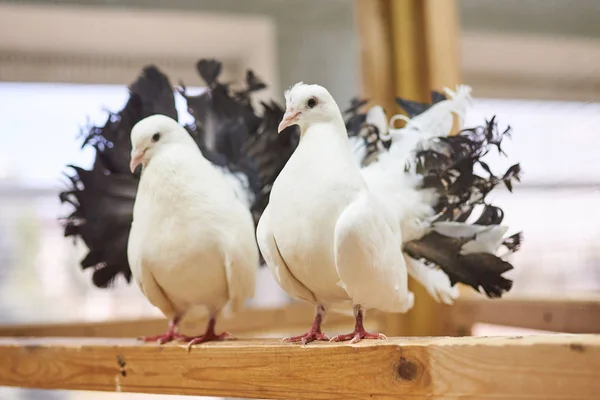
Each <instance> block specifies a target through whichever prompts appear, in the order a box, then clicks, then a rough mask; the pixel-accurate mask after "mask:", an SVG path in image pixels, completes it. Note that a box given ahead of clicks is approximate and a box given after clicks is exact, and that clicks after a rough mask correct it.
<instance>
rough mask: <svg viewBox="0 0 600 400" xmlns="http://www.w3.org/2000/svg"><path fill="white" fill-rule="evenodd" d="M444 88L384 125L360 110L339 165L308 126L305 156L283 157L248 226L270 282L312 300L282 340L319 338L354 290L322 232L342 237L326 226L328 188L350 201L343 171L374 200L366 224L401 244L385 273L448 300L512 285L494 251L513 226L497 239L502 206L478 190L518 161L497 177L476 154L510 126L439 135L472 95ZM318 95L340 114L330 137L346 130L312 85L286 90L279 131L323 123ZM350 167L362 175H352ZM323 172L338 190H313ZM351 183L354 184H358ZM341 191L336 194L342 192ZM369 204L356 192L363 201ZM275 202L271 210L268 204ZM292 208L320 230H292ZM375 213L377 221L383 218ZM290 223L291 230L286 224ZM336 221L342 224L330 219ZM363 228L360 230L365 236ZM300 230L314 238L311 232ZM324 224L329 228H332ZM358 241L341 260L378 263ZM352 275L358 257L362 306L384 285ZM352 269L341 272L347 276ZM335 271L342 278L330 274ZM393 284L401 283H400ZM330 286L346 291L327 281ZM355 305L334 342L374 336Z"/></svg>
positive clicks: (513, 244)
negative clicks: (303, 319)
mask: <svg viewBox="0 0 600 400" xmlns="http://www.w3.org/2000/svg"><path fill="white" fill-rule="evenodd" d="M436 93H437V92H436ZM446 93H447V94H448V96H449V97H448V98H447V97H445V95H444V98H443V99H441V95H439V94H438V95H436V96H433V98H434V104H432V105H426V106H421V107H420V108H421V111H420V113H418V112H415V114H414V115H413V117H412V118H410V117H404V116H402V117H398V116H395V117H393V118H392V120H391V121H390V124H389V126H388V124H387V117H385V113H384V111H383V109H382V108H381V107H379V106H374V107H372V108H371V109H370V110H369V112H368V113H367V115H366V116H363V117H362V121H363V122H361V123H360V124H359V125H360V126H361V128H360V129H361V130H360V131H359V132H358V133H357V132H356V131H355V132H354V135H352V136H351V137H350V138H349V139H345V140H346V141H348V140H350V151H347V153H346V156H349V157H350V158H351V159H353V163H351V162H349V161H348V160H347V159H345V162H346V164H345V166H344V167H343V168H341V167H340V168H337V169H336V168H334V167H332V166H330V165H329V164H328V163H333V161H332V160H335V161H336V162H341V161H338V159H340V157H341V156H340V155H339V153H338V152H336V151H335V150H331V149H330V148H329V147H328V145H329V143H326V139H324V138H325V137H329V136H332V135H331V134H330V135H327V136H326V135H325V134H323V135H321V136H322V137H321V136H318V135H316V134H314V133H311V134H308V136H306V137H310V139H309V140H305V143H308V144H307V145H305V146H304V147H303V145H302V143H303V140H304V136H301V137H302V138H303V139H301V141H300V144H299V146H298V150H299V149H303V153H302V154H303V155H298V156H297V157H296V156H295V154H296V153H294V156H292V157H291V158H290V160H289V161H288V164H289V165H290V167H289V168H288V164H286V166H285V167H284V169H283V170H282V172H281V174H280V176H279V177H278V178H277V180H276V181H275V184H274V186H273V188H272V191H271V197H270V199H269V203H268V206H267V208H266V210H265V211H264V213H263V216H262V218H261V220H260V221H259V224H258V227H257V237H258V240H259V247H260V250H261V252H262V253H263V257H264V258H265V260H266V261H267V264H268V265H269V267H270V268H271V270H272V272H273V275H274V277H275V279H276V280H277V281H278V283H279V284H280V285H281V286H282V288H284V290H286V291H287V292H288V293H289V294H290V295H291V296H292V297H296V298H298V299H301V300H305V301H309V302H311V303H314V304H315V305H316V307H315V310H316V311H315V319H314V321H313V325H312V326H311V328H310V329H309V331H308V332H307V333H306V334H304V335H300V336H295V337H290V338H286V340H287V341H291V342H301V343H302V344H306V343H309V342H310V341H313V340H326V339H327V336H326V335H325V334H323V333H322V331H321V323H322V321H323V319H324V317H325V315H326V313H327V310H328V308H329V309H336V308H337V307H338V304H339V303H340V302H341V303H344V302H347V299H344V296H345V295H348V296H349V297H352V295H353V294H354V293H356V292H355V290H356V289H355V288H352V287H349V286H348V284H347V283H346V282H345V280H344V277H343V276H342V275H341V274H340V272H341V271H344V269H343V267H342V269H341V270H340V267H339V266H338V265H337V264H336V263H337V262H338V259H339V260H344V256H341V255H339V254H337V253H335V251H336V249H339V247H336V245H335V242H334V244H331V240H334V241H335V240H336V239H339V238H341V237H343V236H341V235H340V236H335V235H334V236H333V239H332V236H331V232H330V231H331V229H333V230H334V232H337V231H336V229H337V227H338V220H337V219H338V218H341V217H340V215H342V214H341V213H342V212H341V211H339V208H342V209H343V208H344V206H340V205H339V204H338V203H335V199H337V197H335V196H341V197H343V198H344V199H345V201H346V202H351V201H352V200H353V199H354V198H353V197H352V196H351V195H345V196H344V195H343V194H342V195H340V192H342V193H345V192H343V190H341V189H338V186H339V185H342V186H343V184H342V183H340V182H346V181H347V180H348V179H351V178H349V176H352V177H354V178H352V179H354V180H355V181H353V182H354V186H352V187H353V190H357V189H356V187H357V186H358V187H361V188H362V190H364V188H365V185H366V188H368V192H370V195H369V198H370V199H371V200H372V201H374V202H375V203H376V204H378V209H379V210H380V214H379V217H375V216H373V217H372V219H371V221H372V223H373V224H376V222H374V221H379V223H380V225H379V228H380V229H381V230H382V232H383V231H386V232H387V229H386V226H387V227H390V226H391V227H392V228H391V229H392V230H393V232H394V236H395V238H396V242H395V245H396V247H397V249H398V250H399V253H398V252H396V257H398V258H399V259H401V261H400V262H397V261H396V260H394V262H392V261H390V262H389V264H388V265H387V267H388V268H389V269H388V270H387V272H390V271H394V272H395V273H396V274H397V275H396V276H395V278H397V277H398V276H404V275H406V274H408V275H410V276H412V277H413V278H415V279H416V280H417V281H418V282H419V283H421V284H422V285H423V286H424V287H425V288H426V289H427V291H428V293H429V294H430V295H431V296H432V297H433V298H434V299H435V300H436V301H438V302H443V303H446V304H452V303H453V300H455V299H456V298H457V297H458V296H459V290H458V287H457V286H456V284H457V283H464V284H467V285H470V286H471V287H472V288H473V289H475V290H476V291H478V292H483V293H485V295H487V296H488V297H491V298H497V297H501V296H502V295H503V294H504V293H505V292H507V291H509V290H510V289H511V287H512V281H511V280H510V279H507V278H505V277H504V276H503V274H504V273H505V272H507V271H509V270H510V269H512V268H513V267H512V265H511V264H510V263H508V262H507V261H506V260H505V259H504V257H499V256H498V255H496V253H497V251H498V249H499V248H501V247H504V248H505V249H506V252H505V255H507V254H512V253H513V252H515V251H517V250H518V249H519V248H520V245H521V241H522V233H521V232H519V233H517V234H514V235H512V236H510V237H508V238H505V237H504V234H505V233H506V232H507V230H508V228H507V227H506V226H503V225H500V223H501V221H502V216H503V213H502V212H501V209H500V208H499V207H496V206H493V205H491V204H487V203H486V202H485V201H486V196H487V194H488V193H489V192H490V191H491V190H492V189H493V188H494V187H496V186H497V185H498V184H500V183H504V184H506V186H507V187H508V188H509V189H512V183H511V182H512V181H513V180H517V181H518V180H519V179H520V165H519V164H515V165H513V166H511V167H510V168H509V169H508V170H507V171H506V173H505V174H504V175H503V176H502V177H497V176H495V175H494V174H492V173H491V171H490V169H489V167H488V166H487V164H485V163H484V162H483V161H482V160H481V159H482V158H483V157H484V156H485V155H486V154H488V152H489V150H490V148H492V147H497V148H498V149H499V151H500V149H501V148H500V146H501V142H502V139H503V137H505V136H509V135H510V132H509V129H507V130H506V131H504V132H501V133H499V132H498V130H497V124H496V122H495V118H492V120H490V121H487V122H486V125H485V126H483V127H478V128H474V129H464V130H462V131H460V133H459V135H457V136H448V135H449V134H450V132H451V128H452V123H453V114H456V115H457V116H458V117H459V119H460V120H461V122H462V120H463V119H464V115H465V112H466V108H467V106H468V105H469V104H470V102H471V96H470V93H471V88H470V87H468V86H466V85H459V86H458V87H457V89H456V91H452V90H450V89H447V90H446ZM321 97H323V99H326V100H325V103H326V104H329V103H331V104H332V106H331V108H327V110H329V111H330V114H331V115H329V116H328V118H331V120H334V121H337V122H336V123H334V125H335V126H336V128H335V129H331V130H335V131H336V132H338V135H337V136H336V137H338V139H339V138H343V137H344V132H343V129H342V126H341V123H340V118H339V109H338V108H337V107H336V106H333V105H334V104H335V102H334V100H333V99H332V98H331V96H330V95H329V93H328V92H327V91H326V90H325V89H324V88H322V87H320V86H311V85H304V84H302V83H299V84H297V85H295V86H293V87H292V88H291V89H290V91H289V92H288V93H287V95H286V104H287V110H286V115H285V116H284V118H283V120H282V122H281V124H280V128H285V127H287V126H288V125H290V124H298V125H299V126H300V128H301V130H302V132H303V135H307V134H306V132H310V129H311V128H310V127H311V126H313V125H315V126H317V128H316V129H314V128H313V132H314V131H316V132H319V131H322V130H324V128H322V127H323V126H324V125H325V124H324V123H323V122H322V121H321V120H322V119H324V118H325V116H324V114H323V113H324V111H323V110H322V109H321V110H319V109H318V108H316V113H315V114H313V113H314V112H315V111H314V110H315V107H317V105H316V104H320V102H321V103H322V100H321ZM302 102H304V103H302ZM313 115H314V116H313ZM358 119H359V118H358V117H357V116H356V115H354V116H353V117H352V120H353V121H356V120H358ZM397 119H403V120H405V121H406V122H407V125H406V126H405V127H404V128H400V129H398V128H395V127H394V126H393V125H394V122H395V120H397ZM367 121H370V123H369V122H367ZM347 126H348V124H346V127H347ZM329 133H331V132H329ZM357 136H363V137H370V136H373V138H371V139H369V140H367V141H362V142H361V141H357V140H356V137H357ZM352 139H354V140H352ZM320 141H321V142H320ZM338 141H339V142H340V143H341V142H344V144H343V145H341V144H340V143H338V146H341V147H347V146H346V143H345V141H344V140H343V139H339V140H338ZM307 149H308V150H307ZM298 150H297V151H298ZM310 152H312V153H313V154H312V156H309V154H310ZM365 153H369V154H370V158H371V161H370V162H369V163H368V164H367V165H364V161H365V160H366V157H365V156H364V155H365ZM357 154H359V156H358V157H357ZM341 159H344V157H341ZM317 160H318V161H317ZM477 164H483V165H484V169H485V170H486V171H488V172H489V176H488V177H482V176H479V175H477V174H476V173H475V172H474V167H475V166H476V165H477ZM486 167H487V168H486ZM286 170H287V171H291V172H286ZM304 174H306V175H309V176H310V178H307V179H306V180H303V178H301V177H303V176H304ZM311 174H312V175H311ZM357 174H358V175H359V176H360V178H361V179H359V178H356V175H357ZM322 180H326V182H327V184H322V185H324V186H327V187H329V186H328V185H331V186H332V187H334V188H335V189H334V190H333V191H332V192H330V191H328V190H326V189H325V188H324V187H321V186H316V188H314V187H315V185H316V184H315V182H322ZM338 180H339V181H338ZM356 180H358V181H361V182H362V183H360V184H359V183H356ZM278 182H279V183H278ZM280 182H283V183H280ZM278 185H281V186H280V187H281V188H278ZM343 187H344V190H346V189H347V188H346V187H345V186H343ZM313 188H314V189H313ZM331 193H334V194H335V196H334V195H332V194H331ZM319 196H320V197H319ZM286 199H289V200H287V201H286ZM340 201H341V202H342V203H343V201H342V200H340ZM330 202H333V203H334V204H336V205H337V208H336V207H333V210H332V209H329V208H328V206H327V205H329V204H330ZM366 202H367V200H364V199H363V205H366V204H367V203H366ZM479 205H484V207H483V210H482V212H481V215H480V217H479V218H478V219H477V220H475V221H467V218H468V217H469V216H471V215H475V214H476V213H475V212H474V210H475V208H476V207H477V206H479ZM346 206H347V204H346ZM354 208H356V207H354ZM272 209H273V210H275V211H271V210H272ZM281 210H286V211H281ZM300 215H302V217H303V218H304V219H306V220H308V219H309V218H312V217H313V215H315V219H316V220H318V221H319V223H318V227H319V229H318V230H315V231H311V230H310V227H309V226H307V224H308V222H306V221H304V220H303V221H302V222H296V223H297V224H299V225H298V226H294V225H293V221H295V220H294V218H299V217H298V216H300ZM382 216H383V218H384V219H385V220H384V221H382V220H381V218H382ZM331 220H334V221H335V223H333V222H331ZM325 221H329V222H325ZM384 222H385V223H384ZM290 226H292V227H291V228H289V227H290ZM339 226H340V227H342V226H346V225H344V224H342V223H339ZM284 228H289V229H290V230H291V231H293V232H296V236H298V238H296V236H294V234H288V235H286V234H284V233H283V232H282V231H283V229H284ZM348 229H349V228H348ZM366 231H367V230H366V228H364V229H363V232H366ZM376 231H377V229H373V230H372V231H370V232H371V235H370V236H368V237H363V238H362V241H363V242H364V243H371V244H372V243H373V242H374V241H375V240H376V239H375V238H379V236H378V235H383V234H384V233H382V232H376ZM298 232H300V233H298ZM307 232H311V234H312V235H314V236H315V237H314V238H310V237H309V234H308V233H307ZM325 232H329V235H327V234H326V233H325ZM294 238H296V239H294ZM294 240H297V241H301V243H303V245H302V246H300V249H301V250H299V251H298V250H297V249H294V245H298V243H297V242H295V241H294ZM355 240H356V241H355V243H354V246H351V247H350V248H351V250H349V251H347V254H346V255H345V257H347V258H346V260H347V259H348V258H350V259H351V260H353V261H354V262H357V263H359V260H362V262H363V263H364V264H368V265H373V264H374V263H376V262H377V260H378V258H376V257H372V258H366V257H362V258H361V256H360V255H358V254H355V253H354V252H359V251H360V250H358V249H360V248H361V246H360V243H361V240H359V239H356V238H355ZM280 241H282V242H283V244H282V243H280ZM315 241H316V242H317V243H315ZM290 242H291V243H290ZM305 242H307V243H309V244H311V245H313V246H315V248H317V249H319V250H318V251H317V255H314V256H313V255H311V250H312V247H310V246H309V245H307V244H306V243H305ZM380 243H381V242H380ZM282 246H284V247H285V249H283V248H282ZM323 248H325V250H323ZM332 249H334V250H332ZM286 251H287V252H288V253H287V254H286V253H285V252H286ZM353 251H354V252H353ZM390 251H391V250H390ZM332 252H333V254H334V255H332ZM324 254H325V255H324ZM336 256H338V258H336ZM332 260H333V261H332ZM363 268H364V267H363ZM360 271H361V266H360V265H359V266H355V267H354V274H358V275H359V276H360V277H361V278H362V280H360V284H359V286H362V289H363V290H365V289H366V288H369V290H370V291H369V295H370V296H371V298H370V299H367V300H365V299H363V300H362V302H364V303H365V304H369V300H371V301H373V298H377V297H379V296H382V292H384V291H385V288H386V286H385V285H383V286H378V283H376V282H375V283H374V282H373V281H369V279H368V276H367V277H365V276H362V275H360ZM378 271H379V270H378ZM336 273H337V275H336ZM324 276H325V277H326V278H325V279H324V278H323V277H324ZM346 277H347V275H346ZM352 277H353V275H350V278H348V279H352ZM336 279H339V282H334V281H335V280H336ZM402 281H403V282H405V279H402ZM325 282H327V283H325ZM333 283H336V284H337V286H338V287H340V288H342V289H344V290H345V291H346V293H345V294H344V293H343V292H341V291H340V290H339V288H335V287H334V286H333V285H332V284H333ZM388 283H389V282H388ZM403 285H404V283H403ZM394 289H396V287H394ZM387 290H388V292H389V293H388V295H389V294H390V293H394V291H393V290H390V289H389V287H388V288H387ZM406 290H407V289H405V286H402V288H401V291H402V292H403V293H405V295H406V297H407V298H406V301H405V303H404V305H403V306H399V308H395V309H393V311H398V312H403V311H399V310H404V311H406V310H407V309H409V308H410V307H411V306H412V302H413V301H414V299H413V298H412V297H411V296H412V293H410V292H408V291H406ZM351 293H352V294H351ZM367 297H368V296H367ZM408 298H411V300H408ZM388 301H389V299H388ZM353 303H354V304H353V306H354V310H353V311H354V314H355V317H356V326H355V331H354V332H352V333H351V334H349V335H343V336H338V337H336V338H334V339H335V340H348V339H349V340H351V341H352V342H356V341H358V340H360V339H362V338H378V337H381V336H378V335H373V334H365V333H364V332H363V330H364V329H363V327H362V318H363V315H362V311H363V309H364V308H366V307H363V306H362V305H360V304H357V303H359V302H358V301H356V300H354V301H353ZM409 304H411V306H408V305H409ZM389 305H390V303H388V304H378V306H379V308H378V307H374V308H378V309H380V310H384V311H386V310H387V311H389V310H390V308H389ZM396 306H398V304H396ZM338 309H339V308H338Z"/></svg>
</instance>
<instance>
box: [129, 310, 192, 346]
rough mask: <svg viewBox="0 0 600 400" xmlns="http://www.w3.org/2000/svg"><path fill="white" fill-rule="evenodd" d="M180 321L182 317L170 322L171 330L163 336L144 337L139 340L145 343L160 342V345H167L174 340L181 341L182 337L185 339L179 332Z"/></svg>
mask: <svg viewBox="0 0 600 400" xmlns="http://www.w3.org/2000/svg"><path fill="white" fill-rule="evenodd" d="M180 320H181V318H180V317H175V318H173V319H172V320H171V321H169V329H168V330H167V332H165V333H163V334H162V335H156V336H144V337H141V338H139V340H143V341H144V342H158V344H165V343H168V342H172V341H173V340H179V339H181V338H182V337H184V336H183V335H182V334H181V333H179V332H178V326H179V321H180Z"/></svg>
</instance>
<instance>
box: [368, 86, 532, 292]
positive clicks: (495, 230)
mask: <svg viewBox="0 0 600 400" xmlns="http://www.w3.org/2000/svg"><path fill="white" fill-rule="evenodd" d="M445 93H446V94H442V93H439V92H432V104H426V103H418V102H412V101H407V100H404V99H397V102H398V104H399V105H400V106H401V107H402V108H404V109H405V111H407V114H408V117H405V116H403V115H402V116H400V115H398V116H394V117H393V118H392V119H391V121H390V128H389V135H388V136H387V137H386V135H385V134H384V135H382V137H381V138H380V140H379V142H380V143H379V145H378V146H377V149H378V152H377V156H376V161H374V162H372V163H371V164H369V165H368V166H366V167H365V168H363V169H362V172H363V177H364V178H365V180H366V181H367V184H368V185H369V188H370V189H371V190H372V191H373V192H375V193H376V194H378V195H380V197H382V198H383V199H385V201H387V203H388V205H389V206H390V207H393V209H394V210H396V212H397V214H398V219H399V221H400V224H401V228H402V235H403V241H404V252H405V254H406V255H407V256H408V257H410V258H412V259H414V262H418V263H421V262H422V263H425V264H427V265H428V266H430V267H434V268H438V267H439V268H440V269H441V270H442V271H443V272H444V273H445V274H446V275H448V277H449V278H450V283H451V284H452V285H454V284H456V283H457V282H461V283H464V284H467V285H470V286H472V287H473V288H475V290H477V291H480V290H481V291H483V292H484V293H486V295H488V296H489V297H500V296H501V295H502V294H503V293H504V292H506V291H508V290H510V288H511V287H512V282H511V281H510V280H509V279H507V278H504V277H503V276H502V274H504V273H505V272H507V271H509V270H510V269H512V268H513V267H512V265H511V264H510V263H508V262H507V261H505V259H506V257H507V256H508V255H510V254H512V253H514V252H515V251H517V250H518V249H519V247H520V244H521V242H522V234H521V233H519V234H516V235H513V236H510V237H509V238H504V234H505V233H506V230H507V228H506V227H504V226H501V225H500V224H501V222H502V219H503V217H504V213H503V211H502V210H501V209H500V208H499V207H497V206H494V205H492V204H489V203H488V202H487V201H486V198H487V195H488V194H489V193H490V192H491V191H492V190H493V189H494V188H495V187H497V185H499V184H503V185H505V186H506V187H507V188H508V189H509V190H511V191H512V188H513V183H514V181H519V180H520V174H521V169H520V166H519V164H515V165H513V166H511V167H510V168H508V170H507V171H506V172H505V173H504V174H501V175H498V176H496V175H494V174H493V173H492V171H491V169H490V167H489V166H488V165H487V164H486V163H485V162H484V161H483V158H484V157H485V156H486V155H487V154H488V153H489V152H490V150H492V149H496V150H497V151H498V153H500V154H502V155H504V152H503V150H502V141H503V139H504V138H505V137H508V136H510V129H507V130H505V131H503V132H500V131H499V130H498V126H497V123H496V120H495V118H492V119H491V120H490V121H486V123H485V125H484V126H481V127H476V128H471V129H463V130H462V131H461V132H460V133H459V134H458V135H456V136H449V135H450V133H451V129H452V126H453V115H456V116H458V117H459V122H460V125H461V126H462V122H463V121H462V120H463V119H464V116H465V115H466V112H467V108H468V106H469V105H470V103H471V102H472V98H471V88H470V87H469V86H466V85H458V86H457V88H456V90H455V91H451V90H449V89H445ZM398 119H401V120H404V121H406V125H405V126H404V127H403V128H400V129H398V128H395V127H394V125H395V123H396V121H397V120H398ZM363 125H369V124H368V123H367V121H366V119H365V120H364V121H363ZM362 129H363V130H365V129H366V128H365V127H363V128H362ZM371 129H372V128H371ZM386 149H387V150H386ZM479 167H481V169H483V171H484V174H483V175H480V174H478V173H476V168H479ZM476 211H479V215H476V214H477V213H476ZM470 221H473V222H470ZM501 248H504V254H502V255H500V256H498V255H497V254H496V253H498V252H499V250H500V249H501ZM411 265H413V266H417V267H418V264H414V263H413V264H411ZM415 268H416V267H415ZM415 268H413V269H415ZM413 272H414V271H413ZM422 283H423V284H424V285H426V286H427V285H428V284H430V283H431V282H422ZM430 286H431V285H430ZM433 286H436V287H437V290H438V291H441V292H442V293H446V294H450V287H444V285H433Z"/></svg>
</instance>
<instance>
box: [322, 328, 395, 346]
mask: <svg viewBox="0 0 600 400" xmlns="http://www.w3.org/2000/svg"><path fill="white" fill-rule="evenodd" d="M362 339H378V340H381V339H387V336H385V335H384V334H383V333H369V332H367V331H365V330H364V329H360V330H354V332H352V333H348V334H347V335H338V336H336V337H334V338H333V339H331V341H332V342H345V341H347V340H349V341H350V343H358V342H360V341H361V340H362Z"/></svg>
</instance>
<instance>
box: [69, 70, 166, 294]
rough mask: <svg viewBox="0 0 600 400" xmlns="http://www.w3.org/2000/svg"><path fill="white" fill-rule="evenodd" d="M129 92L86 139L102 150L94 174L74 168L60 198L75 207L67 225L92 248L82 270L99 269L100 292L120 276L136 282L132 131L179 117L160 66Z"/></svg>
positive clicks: (135, 181)
mask: <svg viewBox="0 0 600 400" xmlns="http://www.w3.org/2000/svg"><path fill="white" fill-rule="evenodd" d="M129 89H130V98H129V101H128V102H127V104H126V105H125V107H124V108H123V110H121V111H120V112H118V113H114V114H110V116H109V118H108V120H107V121H106V123H105V124H104V126H93V127H91V128H89V132H88V133H87V135H85V137H84V140H83V145H84V146H85V145H91V146H93V147H94V148H95V149H96V159H95V162H94V165H93V167H92V169H91V170H90V171H87V170H84V169H82V168H78V167H72V168H73V169H74V171H75V174H74V175H73V176H69V180H70V184H71V186H70V187H68V188H67V189H66V190H65V191H63V192H62V193H60V195H59V196H60V199H61V201H63V202H68V203H70V204H72V205H73V206H74V207H75V210H74V211H73V213H72V214H71V215H69V216H68V217H67V218H66V219H65V221H64V225H65V236H74V237H80V238H81V239H82V240H83V241H84V243H85V244H86V246H87V247H88V249H89V251H88V254H87V256H86V257H85V258H84V259H83V260H82V261H81V267H82V268H84V269H86V268H94V274H93V277H92V280H93V282H94V284H95V285H96V286H98V287H107V286H109V285H110V284H111V282H113V281H114V280H115V279H116V278H117V277H118V276H119V275H122V276H123V277H124V278H125V279H126V280H127V281H128V282H129V281H130V279H131V270H130V268H129V263H128V261H127V239H128V236H129V229H130V226H131V221H132V219H133V204H134V201H135V195H136V192H137V185H138V177H137V176H135V175H132V174H131V173H130V171H129V155H130V153H131V143H130V133H131V129H132V128H133V126H134V125H135V124H136V123H137V122H138V121H140V120H141V119H143V118H145V117H148V116H150V115H153V114H164V115H168V116H169V117H171V118H175V119H176V118H177V111H176V109H175V98H174V96H173V89H172V87H171V85H170V83H169V80H168V78H167V77H166V76H165V75H164V74H162V73H161V72H160V71H159V70H158V69H157V68H156V67H154V66H149V67H146V68H144V70H143V71H142V74H141V75H140V77H139V78H138V79H137V80H136V81H135V82H134V83H132V84H131V85H130V87H129Z"/></svg>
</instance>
